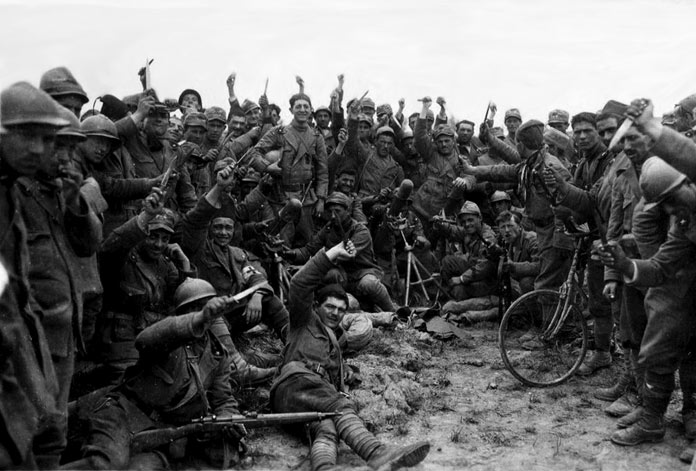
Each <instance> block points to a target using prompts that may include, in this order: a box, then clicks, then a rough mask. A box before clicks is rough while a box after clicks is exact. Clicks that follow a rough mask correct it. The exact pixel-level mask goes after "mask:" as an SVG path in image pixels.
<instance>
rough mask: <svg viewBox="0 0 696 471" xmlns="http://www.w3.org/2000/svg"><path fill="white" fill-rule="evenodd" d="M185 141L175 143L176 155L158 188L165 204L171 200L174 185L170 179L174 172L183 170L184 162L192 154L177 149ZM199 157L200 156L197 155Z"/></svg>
mask: <svg viewBox="0 0 696 471" xmlns="http://www.w3.org/2000/svg"><path fill="white" fill-rule="evenodd" d="M186 142H187V141H186V140H183V141H180V142H178V143H177V145H176V148H177V154H176V157H175V158H173V159H172V161H171V162H169V165H168V166H167V170H165V172H164V176H163V177H162V183H160V185H159V187H160V189H161V190H162V192H163V193H164V198H163V199H162V201H163V202H165V203H166V201H167V200H168V199H169V198H171V196H172V194H173V193H174V187H175V185H176V184H175V183H174V184H172V183H171V178H172V174H173V173H174V172H178V171H179V170H181V168H183V166H184V165H185V164H186V161H188V159H189V158H191V157H193V154H194V153H195V151H194V152H191V153H190V154H186V153H184V152H182V151H180V150H178V148H179V147H180V146H182V145H184V144H185V143H186ZM199 156H200V155H199Z"/></svg>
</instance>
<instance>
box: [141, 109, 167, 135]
mask: <svg viewBox="0 0 696 471" xmlns="http://www.w3.org/2000/svg"><path fill="white" fill-rule="evenodd" d="M167 129H169V113H168V112H166V111H154V112H152V114H150V115H149V116H148V117H147V118H145V133H146V134H148V135H150V136H153V137H156V138H158V139H161V138H163V137H164V136H165V135H166V134H167Z"/></svg>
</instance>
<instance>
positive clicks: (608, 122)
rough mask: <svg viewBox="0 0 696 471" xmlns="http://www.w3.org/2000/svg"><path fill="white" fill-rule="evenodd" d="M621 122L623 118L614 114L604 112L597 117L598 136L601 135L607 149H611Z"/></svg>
mask: <svg viewBox="0 0 696 471" xmlns="http://www.w3.org/2000/svg"><path fill="white" fill-rule="evenodd" d="M620 121H621V118H620V117H619V116H617V115H615V114H613V113H608V112H604V113H599V114H598V115H597V118H596V122H597V134H599V137H600V139H602V143H603V144H604V146H605V147H607V148H608V147H609V143H610V142H611V139H612V138H613V137H614V134H616V131H617V129H619V122H620Z"/></svg>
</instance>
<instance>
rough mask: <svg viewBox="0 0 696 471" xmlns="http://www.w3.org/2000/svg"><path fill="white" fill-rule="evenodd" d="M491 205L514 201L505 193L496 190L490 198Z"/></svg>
mask: <svg viewBox="0 0 696 471" xmlns="http://www.w3.org/2000/svg"><path fill="white" fill-rule="evenodd" d="M490 201H491V203H497V202H498V201H512V199H511V198H510V195H508V194H507V193H506V192H504V191H500V190H496V191H495V192H493V194H492V195H491V198H490Z"/></svg>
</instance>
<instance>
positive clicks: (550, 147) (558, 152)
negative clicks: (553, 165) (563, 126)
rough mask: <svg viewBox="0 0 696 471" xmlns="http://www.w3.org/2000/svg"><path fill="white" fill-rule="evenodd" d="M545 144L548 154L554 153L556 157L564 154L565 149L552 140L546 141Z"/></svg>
mask: <svg viewBox="0 0 696 471" xmlns="http://www.w3.org/2000/svg"><path fill="white" fill-rule="evenodd" d="M546 146H547V147H548V151H549V154H551V155H555V156H556V157H563V156H564V155H565V149H561V148H560V147H557V146H556V144H554V143H553V142H547V143H546Z"/></svg>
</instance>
